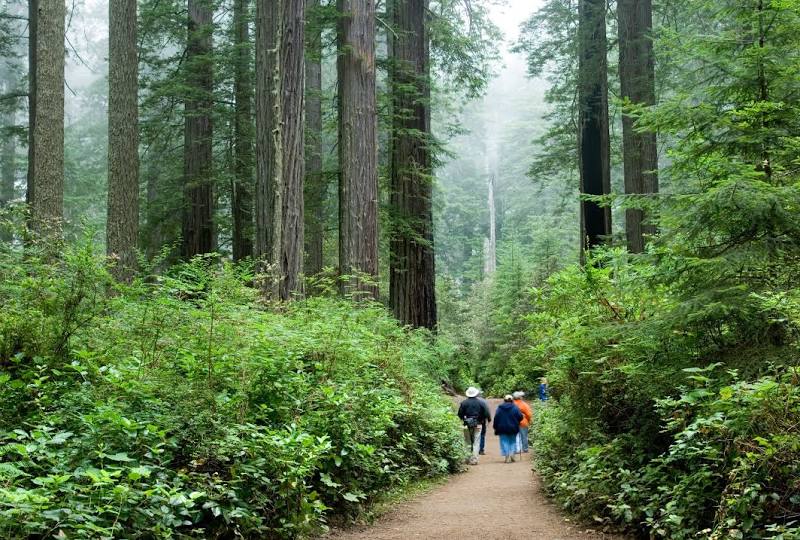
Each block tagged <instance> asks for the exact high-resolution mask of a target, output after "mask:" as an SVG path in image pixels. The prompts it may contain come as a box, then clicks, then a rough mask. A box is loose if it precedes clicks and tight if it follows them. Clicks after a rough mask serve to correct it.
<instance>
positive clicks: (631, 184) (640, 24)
mask: <svg viewBox="0 0 800 540" xmlns="http://www.w3.org/2000/svg"><path fill="white" fill-rule="evenodd" d="M617 18H618V23H619V24H618V28H619V78H620V88H621V90H622V97H623V99H627V100H629V101H630V102H631V103H632V104H635V105H654V104H655V64H654V61H653V42H652V39H651V36H650V33H651V31H652V29H653V8H652V3H651V0H618V1H617ZM634 124H635V119H634V118H633V117H632V116H630V115H629V114H623V116H622V146H623V163H624V166H625V193H626V194H629V195H639V194H647V193H656V192H658V176H657V169H658V149H657V146H656V134H655V133H653V132H641V131H637V130H636V128H635V125H634ZM644 219H645V215H644V212H643V211H642V210H641V209H638V208H628V209H626V210H625V235H626V237H627V241H628V250H629V251H631V252H632V253H640V252H642V251H643V250H644V235H647V234H653V233H655V227H654V226H653V225H652V224H645V223H643V221H644Z"/></svg>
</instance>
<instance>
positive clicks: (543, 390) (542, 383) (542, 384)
mask: <svg viewBox="0 0 800 540" xmlns="http://www.w3.org/2000/svg"><path fill="white" fill-rule="evenodd" d="M539 401H547V379H546V378H545V377H542V378H541V379H539Z"/></svg>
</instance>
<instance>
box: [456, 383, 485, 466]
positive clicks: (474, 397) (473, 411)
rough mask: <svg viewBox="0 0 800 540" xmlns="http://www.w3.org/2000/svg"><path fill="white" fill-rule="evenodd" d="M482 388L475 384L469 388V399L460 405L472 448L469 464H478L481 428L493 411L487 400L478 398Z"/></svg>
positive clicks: (462, 419)
mask: <svg viewBox="0 0 800 540" xmlns="http://www.w3.org/2000/svg"><path fill="white" fill-rule="evenodd" d="M480 393H481V391H480V390H478V389H477V388H475V387H474V386H470V387H469V388H467V391H466V394H467V399H465V400H464V401H462V402H461V404H460V405H459V406H458V417H459V418H460V419H461V421H462V422H463V423H464V428H465V433H464V438H465V440H466V442H467V444H468V445H469V448H470V457H469V464H470V465H477V464H478V452H479V445H480V434H481V428H482V426H483V425H484V424H485V422H487V421H491V413H490V412H489V407H488V405H487V404H486V402H485V401H483V400H480V399H478V395H479V394H480Z"/></svg>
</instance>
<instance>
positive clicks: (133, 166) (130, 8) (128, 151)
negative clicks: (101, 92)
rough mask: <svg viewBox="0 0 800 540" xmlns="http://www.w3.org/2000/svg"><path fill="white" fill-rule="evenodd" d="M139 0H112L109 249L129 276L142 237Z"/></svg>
mask: <svg viewBox="0 0 800 540" xmlns="http://www.w3.org/2000/svg"><path fill="white" fill-rule="evenodd" d="M136 36H137V31H136V0H113V1H112V2H110V3H109V48H108V50H109V53H108V220H107V223H106V249H107V253H108V256H109V257H114V258H116V259H117V261H116V264H115V265H114V267H113V269H112V272H113V273H114V275H115V277H116V278H117V279H120V280H123V281H130V279H131V278H132V277H133V274H134V272H135V271H136V266H137V264H136V262H137V261H136V245H137V241H138V237H139V102H138V92H139V67H138V65H139V57H138V50H137V45H138V44H137V40H136Z"/></svg>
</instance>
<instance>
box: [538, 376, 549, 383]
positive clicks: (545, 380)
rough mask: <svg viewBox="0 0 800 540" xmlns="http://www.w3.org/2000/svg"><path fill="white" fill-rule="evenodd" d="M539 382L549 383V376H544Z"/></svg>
mask: <svg viewBox="0 0 800 540" xmlns="http://www.w3.org/2000/svg"><path fill="white" fill-rule="evenodd" d="M539 382H540V383H541V384H547V377H542V378H541V379H539Z"/></svg>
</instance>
